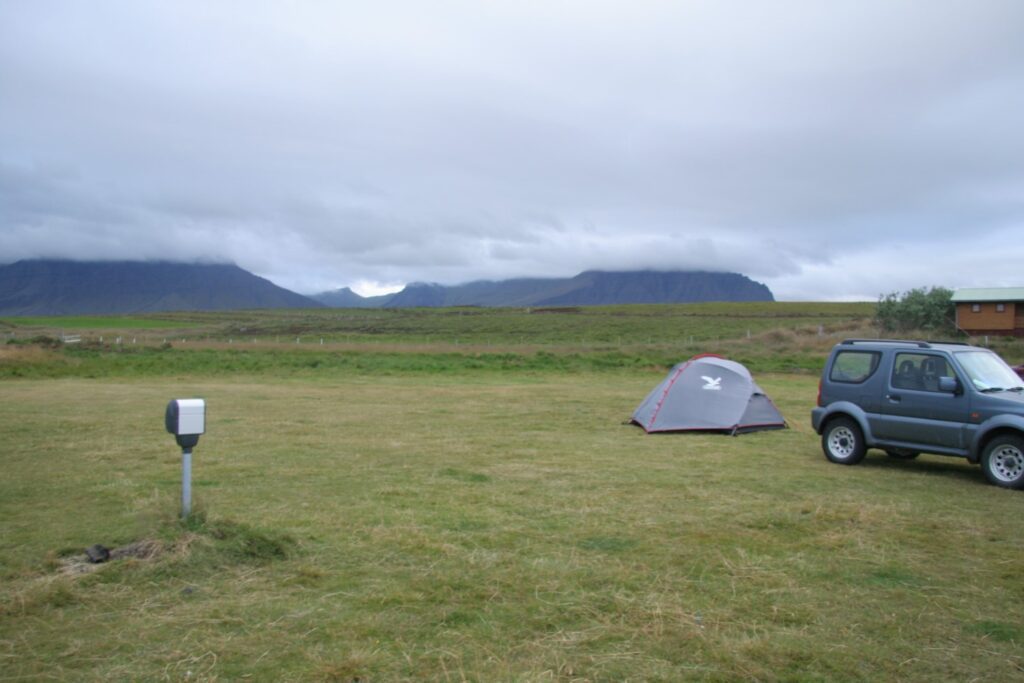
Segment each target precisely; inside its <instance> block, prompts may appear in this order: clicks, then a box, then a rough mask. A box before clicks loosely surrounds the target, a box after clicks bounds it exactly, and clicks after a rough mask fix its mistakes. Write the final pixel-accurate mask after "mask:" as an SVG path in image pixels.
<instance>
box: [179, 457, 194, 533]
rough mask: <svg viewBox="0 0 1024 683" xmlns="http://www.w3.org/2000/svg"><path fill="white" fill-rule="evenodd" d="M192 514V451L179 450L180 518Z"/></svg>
mask: <svg viewBox="0 0 1024 683" xmlns="http://www.w3.org/2000/svg"><path fill="white" fill-rule="evenodd" d="M190 514H192V449H191V448H183V449H182V450H181V518H182V519H188V516H189V515H190Z"/></svg>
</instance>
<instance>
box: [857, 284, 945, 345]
mask: <svg viewBox="0 0 1024 683" xmlns="http://www.w3.org/2000/svg"><path fill="white" fill-rule="evenodd" d="M875 322H876V323H877V324H878V326H879V327H881V328H882V329H883V330H885V331H887V332H906V331H907V330H927V331H931V332H944V333H947V334H952V333H955V331H956V324H955V306H954V304H953V291H952V290H950V289H946V288H945V287H932V288H931V289H928V290H925V289H924V288H923V287H920V288H917V289H911V290H910V291H908V292H903V293H902V294H899V293H897V292H893V293H891V294H887V295H885V296H880V297H879V299H878V309H877V311H876V313H875Z"/></svg>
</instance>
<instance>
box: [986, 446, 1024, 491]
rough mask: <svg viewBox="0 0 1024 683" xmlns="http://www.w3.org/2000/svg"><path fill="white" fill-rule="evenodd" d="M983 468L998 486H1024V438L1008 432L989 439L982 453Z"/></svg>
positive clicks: (1015, 487) (1010, 487) (1016, 487)
mask: <svg viewBox="0 0 1024 683" xmlns="http://www.w3.org/2000/svg"><path fill="white" fill-rule="evenodd" d="M981 469H982V471H984V472H985V476H986V477H987V478H988V480H989V481H990V482H992V483H993V484H995V485H996V486H1002V487H1003V488H1007V489H1022V488H1024V439H1022V438H1020V437H1019V436H1012V435H1009V434H1006V435H1000V436H997V437H995V438H994V439H992V440H991V441H989V442H988V445H987V446H985V451H984V452H983V453H982V454H981Z"/></svg>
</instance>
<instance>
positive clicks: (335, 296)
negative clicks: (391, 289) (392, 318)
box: [309, 287, 392, 308]
mask: <svg viewBox="0 0 1024 683" xmlns="http://www.w3.org/2000/svg"><path fill="white" fill-rule="evenodd" d="M391 297H392V295H391V294H384V295H382V296H360V295H358V294H356V293H355V292H353V291H352V290H351V289H349V288H348V287H342V288H341V289H335V290H332V291H330V292H320V293H319V294H311V295H310V296H309V298H310V299H313V300H315V301H319V302H320V303H322V304H323V305H324V306H329V307H331V308H377V307H378V306H381V305H383V304H385V303H387V302H388V300H390V299H391Z"/></svg>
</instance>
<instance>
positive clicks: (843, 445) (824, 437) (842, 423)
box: [821, 417, 868, 465]
mask: <svg viewBox="0 0 1024 683" xmlns="http://www.w3.org/2000/svg"><path fill="white" fill-rule="evenodd" d="M821 450H823V451H825V457H826V458H828V459H829V460H830V461H831V462H834V463H837V464H839V465H856V464H857V463H859V462H860V461H861V460H863V459H864V455H865V454H866V453H867V451H868V449H867V445H866V444H865V443H864V434H863V433H861V431H860V427H859V426H858V425H857V423H856V422H854V421H853V420H851V419H850V418H848V417H837V418H833V419H831V420H829V421H828V424H826V425H825V430H824V431H823V432H822V433H821Z"/></svg>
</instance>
